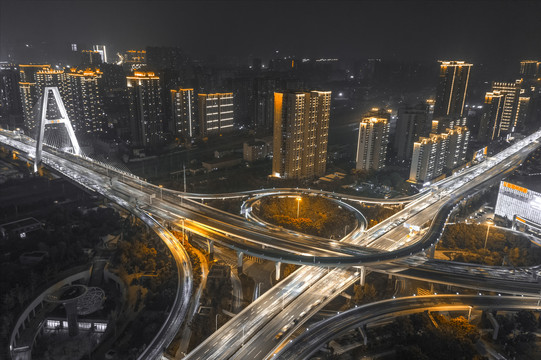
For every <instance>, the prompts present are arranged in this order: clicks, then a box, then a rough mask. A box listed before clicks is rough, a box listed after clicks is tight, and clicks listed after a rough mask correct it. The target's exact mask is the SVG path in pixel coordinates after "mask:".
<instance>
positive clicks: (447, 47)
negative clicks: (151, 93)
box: [0, 0, 541, 63]
mask: <svg viewBox="0 0 541 360" xmlns="http://www.w3.org/2000/svg"><path fill="white" fill-rule="evenodd" d="M540 3H541V2H540V1H534V2H529V1H506V2H496V1H488V2H484V1H451V2H446V1H431V2H427V1H400V2H387V1H377V2H372V1H320V2H315V1H220V2H204V1H197V2H195V1H140V2H136V1H46V0H44V1H25V0H22V1H9V0H7V1H6V0H2V1H0V10H1V14H0V51H1V53H0V60H5V58H6V52H7V51H8V49H10V48H11V47H13V45H17V44H19V45H20V44H24V43H39V42H42V41H46V42H48V43H49V44H51V45H52V46H54V45H55V44H62V45H65V44H66V43H69V42H76V43H87V44H102V43H103V44H106V45H108V47H109V48H110V49H114V50H123V49H127V48H144V47H145V46H146V45H174V46H180V47H182V48H183V49H185V51H186V52H187V53H188V54H189V55H191V56H192V57H195V58H197V57H208V56H212V55H218V56H237V57H239V58H241V59H247V58H248V57H250V56H256V57H262V58H263V59H268V58H270V57H271V56H272V53H273V52H274V50H280V53H281V54H283V55H296V56H303V57H314V56H317V57H341V58H352V57H358V58H363V57H383V58H395V59H406V60H425V61H433V60H437V59H442V58H449V59H465V60H469V61H473V62H474V63H479V62H502V61H505V62H507V61H516V60H517V59H523V58H537V59H539V58H541V30H540V29H541V26H540V25H541V16H540V14H541V4H540Z"/></svg>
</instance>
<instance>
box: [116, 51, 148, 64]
mask: <svg viewBox="0 0 541 360" xmlns="http://www.w3.org/2000/svg"><path fill="white" fill-rule="evenodd" d="M121 59H122V60H121V64H128V65H143V64H146V61H147V52H146V50H126V52H125V53H124V56H121Z"/></svg>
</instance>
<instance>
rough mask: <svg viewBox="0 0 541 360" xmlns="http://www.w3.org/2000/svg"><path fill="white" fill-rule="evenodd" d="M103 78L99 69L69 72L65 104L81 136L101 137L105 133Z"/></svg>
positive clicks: (72, 70) (72, 69) (71, 70)
mask: <svg viewBox="0 0 541 360" xmlns="http://www.w3.org/2000/svg"><path fill="white" fill-rule="evenodd" d="M101 78H102V72H101V71H100V70H99V69H85V70H82V69H81V70H77V69H75V68H71V69H70V71H69V72H67V81H68V92H69V94H68V96H67V101H66V100H64V103H65V104H66V108H67V111H68V115H69V116H70V118H71V121H72V124H74V127H75V131H76V132H78V133H79V134H87V135H93V136H99V135H101V134H103V133H104V132H105V129H106V123H105V114H104V112H103V101H102V95H101V93H102V91H101V86H100V85H101V83H100V81H101Z"/></svg>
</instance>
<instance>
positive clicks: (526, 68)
mask: <svg viewBox="0 0 541 360" xmlns="http://www.w3.org/2000/svg"><path fill="white" fill-rule="evenodd" d="M540 67H541V62H539V61H537V60H522V61H521V62H520V75H523V76H526V77H535V76H537V75H539V74H540V72H539V70H540Z"/></svg>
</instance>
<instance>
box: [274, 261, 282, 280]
mask: <svg viewBox="0 0 541 360" xmlns="http://www.w3.org/2000/svg"><path fill="white" fill-rule="evenodd" d="M281 268H282V263H281V262H279V261H277V262H276V277H275V279H276V281H278V280H280V275H281V271H280V269H281Z"/></svg>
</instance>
